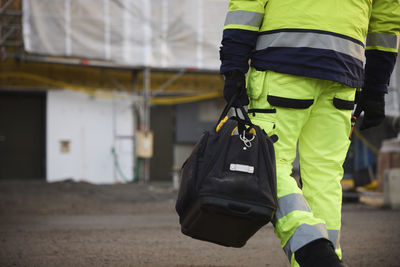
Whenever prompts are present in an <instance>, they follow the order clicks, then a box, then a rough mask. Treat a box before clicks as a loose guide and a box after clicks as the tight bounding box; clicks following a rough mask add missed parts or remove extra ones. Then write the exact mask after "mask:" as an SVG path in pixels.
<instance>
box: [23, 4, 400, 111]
mask: <svg viewBox="0 0 400 267" xmlns="http://www.w3.org/2000/svg"><path fill="white" fill-rule="evenodd" d="M228 3H229V1H228V0H85V1H79V0H23V9H24V10H23V34H24V45H25V50H26V51H28V52H31V53H38V54H43V55H54V56H73V57H79V58H91V59H101V60H109V61H114V62H116V63H118V64H123V65H129V66H135V67H141V66H147V67H155V68H166V69H168V68H197V69H207V70H215V71H217V70H218V69H219V65H220V61H219V54H218V50H219V46H220V43H221V37H222V29H223V24H224V20H225V15H226V12H227V8H228ZM399 61H400V58H399V59H398V64H397V66H396V69H395V71H394V72H393V75H392V79H391V84H390V87H389V94H388V95H387V97H386V99H387V104H386V111H387V114H388V115H399V114H400V104H399V103H400V62H399Z"/></svg>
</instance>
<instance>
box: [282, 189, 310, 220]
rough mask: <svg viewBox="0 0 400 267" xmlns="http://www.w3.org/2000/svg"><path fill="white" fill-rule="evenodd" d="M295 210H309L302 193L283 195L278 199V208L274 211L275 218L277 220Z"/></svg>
mask: <svg viewBox="0 0 400 267" xmlns="http://www.w3.org/2000/svg"><path fill="white" fill-rule="evenodd" d="M295 210H301V211H308V212H311V209H310V207H309V206H308V204H307V202H306V200H305V198H304V197H303V195H301V194H295V193H294V194H289V195H286V196H283V197H281V198H279V199H278V210H277V211H276V214H275V218H276V220H279V219H280V218H282V217H284V216H286V215H288V214H289V213H291V212H292V211H295Z"/></svg>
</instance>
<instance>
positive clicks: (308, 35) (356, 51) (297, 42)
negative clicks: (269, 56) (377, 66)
mask: <svg viewBox="0 0 400 267" xmlns="http://www.w3.org/2000/svg"><path fill="white" fill-rule="evenodd" d="M268 47H309V48H317V49H328V50H333V51H336V52H339V53H343V54H346V55H349V56H352V57H354V58H356V59H358V60H360V61H363V60H364V47H363V46H362V45H360V44H357V43H355V42H353V41H350V40H348V39H344V38H341V37H338V36H334V35H329V34H322V33H315V32H278V33H272V34H264V35H260V36H259V37H258V39H257V45H256V50H263V49H266V48H268Z"/></svg>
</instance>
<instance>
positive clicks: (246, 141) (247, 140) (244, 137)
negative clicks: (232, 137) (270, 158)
mask: <svg viewBox="0 0 400 267" xmlns="http://www.w3.org/2000/svg"><path fill="white" fill-rule="evenodd" d="M239 138H240V140H242V141H243V143H244V145H245V146H246V147H249V148H250V147H251V141H253V140H254V138H255V136H254V135H253V137H252V138H251V139H250V140H249V139H247V137H246V130H244V131H243V135H241V134H239Z"/></svg>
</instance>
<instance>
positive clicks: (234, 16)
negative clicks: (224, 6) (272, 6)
mask: <svg viewBox="0 0 400 267" xmlns="http://www.w3.org/2000/svg"><path fill="white" fill-rule="evenodd" d="M263 17H264V14H262V13H257V12H251V11H245V10H236V11H229V12H228V14H227V15H226V19H225V25H229V24H237V25H246V26H252V27H260V25H261V22H262V19H263Z"/></svg>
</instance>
